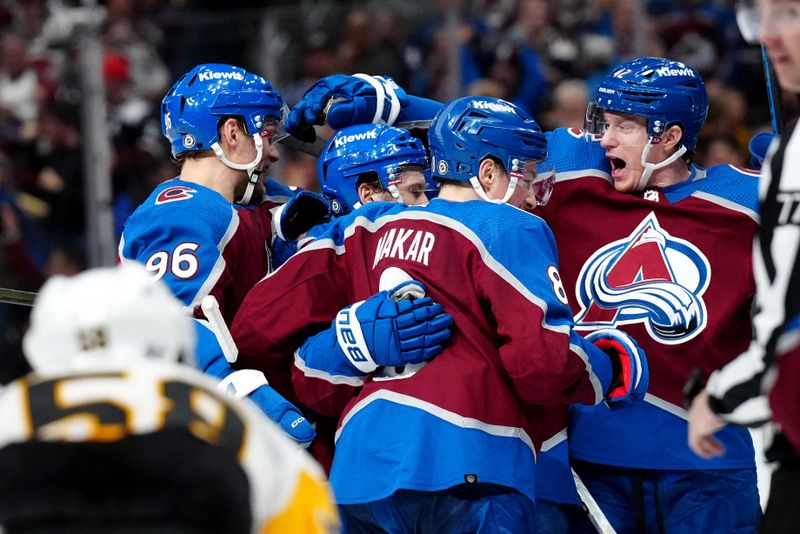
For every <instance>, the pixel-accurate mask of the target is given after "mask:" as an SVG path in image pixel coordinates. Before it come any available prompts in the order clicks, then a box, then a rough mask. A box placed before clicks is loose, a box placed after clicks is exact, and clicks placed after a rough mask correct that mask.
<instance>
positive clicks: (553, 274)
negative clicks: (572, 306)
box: [547, 265, 569, 305]
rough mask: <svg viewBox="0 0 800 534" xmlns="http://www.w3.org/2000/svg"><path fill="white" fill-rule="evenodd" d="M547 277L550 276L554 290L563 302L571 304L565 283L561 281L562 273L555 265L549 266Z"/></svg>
mask: <svg viewBox="0 0 800 534" xmlns="http://www.w3.org/2000/svg"><path fill="white" fill-rule="evenodd" d="M547 278H549V279H550V283H551V284H553V292H554V293H555V294H556V298H557V299H558V300H559V301H561V302H562V303H563V304H565V305H569V301H568V300H567V292H566V291H565V290H564V283H563V282H562V281H561V275H560V274H559V272H558V269H556V266H555V265H550V266H549V267H548V268H547Z"/></svg>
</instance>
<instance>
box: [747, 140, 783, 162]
mask: <svg viewBox="0 0 800 534" xmlns="http://www.w3.org/2000/svg"><path fill="white" fill-rule="evenodd" d="M777 138H778V136H777V135H776V134H774V133H772V132H759V133H757V134H755V135H754V136H753V137H751V138H750V142H749V143H748V144H747V148H748V150H749V151H750V164H751V165H752V166H753V168H754V169H760V168H761V165H762V164H763V163H764V158H766V157H767V150H769V147H770V145H771V144H772V142H773V141H774V140H775V139H777Z"/></svg>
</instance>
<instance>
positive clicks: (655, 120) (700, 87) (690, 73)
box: [586, 57, 708, 150]
mask: <svg viewBox="0 0 800 534" xmlns="http://www.w3.org/2000/svg"><path fill="white" fill-rule="evenodd" d="M603 111H613V112H616V113H623V114H626V115H635V116H639V117H644V118H646V119H647V130H648V133H649V135H650V138H651V139H652V140H653V141H654V142H657V140H659V139H660V138H661V136H662V135H663V134H664V132H665V131H666V130H667V128H669V127H670V126H672V125H674V124H677V125H678V126H680V128H681V130H682V132H683V136H682V139H681V143H682V145H683V146H684V147H685V148H686V150H692V149H694V147H695V145H697V138H698V136H699V135H700V130H701V129H702V128H703V124H704V123H705V120H706V114H707V113H708V96H707V95H706V89H705V86H704V84H703V79H702V78H701V77H700V73H698V72H697V71H696V70H695V69H694V68H692V67H690V66H688V65H686V64H684V63H680V62H678V61H671V60H669V59H664V58H657V57H643V58H636V59H633V60H630V61H626V62H625V63H623V64H621V65H620V66H618V67H617V68H616V69H615V70H614V72H612V73H611V74H610V75H608V76H607V77H606V78H605V79H603V81H601V82H600V85H599V87H598V89H597V95H596V97H595V98H594V101H592V102H590V103H589V107H588V109H587V112H586V130H587V131H588V132H589V133H598V134H599V133H602V132H603V125H604V120H603Z"/></svg>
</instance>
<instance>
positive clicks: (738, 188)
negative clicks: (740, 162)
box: [664, 165, 759, 214]
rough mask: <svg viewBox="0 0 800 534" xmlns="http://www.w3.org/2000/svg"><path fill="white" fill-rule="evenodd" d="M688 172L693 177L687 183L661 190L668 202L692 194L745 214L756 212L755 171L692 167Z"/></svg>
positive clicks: (756, 185) (728, 167)
mask: <svg viewBox="0 0 800 534" xmlns="http://www.w3.org/2000/svg"><path fill="white" fill-rule="evenodd" d="M690 170H691V172H692V175H691V176H690V177H689V179H688V180H687V181H686V182H681V183H678V184H675V185H674V186H671V187H665V188H664V193H665V194H666V195H667V198H669V200H670V202H677V201H679V200H681V199H683V198H685V197H687V196H690V195H691V196H695V197H699V198H703V199H705V200H708V201H710V202H714V203H717V204H721V205H725V206H728V207H730V208H733V209H736V210H742V211H745V212H747V213H752V214H757V213H758V209H759V203H758V178H759V172H758V171H754V170H751V169H742V168H739V167H734V166H733V165H715V166H714V167H709V168H707V169H706V168H703V167H698V166H696V165H692V166H691V167H690Z"/></svg>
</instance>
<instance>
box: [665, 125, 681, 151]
mask: <svg viewBox="0 0 800 534" xmlns="http://www.w3.org/2000/svg"><path fill="white" fill-rule="evenodd" d="M681 139H683V130H681V127H680V126H678V125H677V124H673V125H672V126H670V127H669V128H667V131H666V132H664V135H662V136H661V142H662V143H664V147H665V148H669V149H677V148H678V147H680V144H681Z"/></svg>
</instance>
